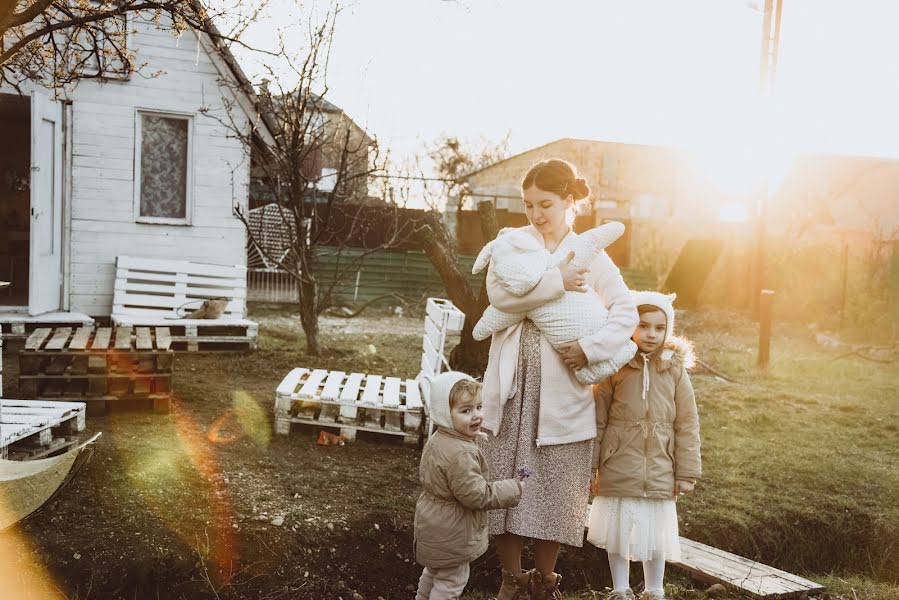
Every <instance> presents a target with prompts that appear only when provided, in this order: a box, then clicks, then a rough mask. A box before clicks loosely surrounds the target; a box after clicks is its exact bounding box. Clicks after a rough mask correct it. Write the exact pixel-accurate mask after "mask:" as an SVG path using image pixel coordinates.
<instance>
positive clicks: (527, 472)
mask: <svg viewBox="0 0 899 600" xmlns="http://www.w3.org/2000/svg"><path fill="white" fill-rule="evenodd" d="M515 474H516V475H518V478H519V479H527V478H528V477H530V476H531V475H533V474H534V471H533V469H531V468H530V467H521V468H520V469H518V470H517V471H516V472H515Z"/></svg>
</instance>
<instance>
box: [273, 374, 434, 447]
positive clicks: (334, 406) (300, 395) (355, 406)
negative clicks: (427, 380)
mask: <svg viewBox="0 0 899 600" xmlns="http://www.w3.org/2000/svg"><path fill="white" fill-rule="evenodd" d="M422 414H423V405H422V402H421V396H420V394H419V390H418V382H416V381H414V380H412V379H400V378H399V377H382V376H380V375H364V374H362V373H349V374H348V373H344V372H343V371H326V370H324V369H315V370H309V369H302V368H300V369H294V370H292V371H291V372H290V373H288V374H287V376H286V377H285V378H284V380H283V381H281V383H280V385H278V389H277V391H276V394H275V432H276V433H279V434H287V433H289V432H290V425H291V423H305V424H309V425H317V426H320V427H321V426H324V427H336V428H339V429H340V433H341V435H342V436H343V438H344V439H346V440H354V439H355V437H356V432H357V431H369V432H373V433H380V434H386V435H392V436H403V438H404V439H405V441H406V442H408V443H414V444H418V442H419V440H420V438H421V424H422Z"/></svg>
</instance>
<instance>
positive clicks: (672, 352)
mask: <svg viewBox="0 0 899 600" xmlns="http://www.w3.org/2000/svg"><path fill="white" fill-rule="evenodd" d="M641 354H642V353H640V352H637V354H636V356H634V358H632V359H631V361H630V362H629V363H628V364H629V365H630V366H632V367H634V368H635V369H640V368H642V363H643V360H642V358H641ZM649 361H650V362H651V363H656V364H657V365H658V366H657V370H658V371H666V370H668V369H669V368H671V367H672V366H673V367H674V368H676V369H677V368H680V367H681V366H683V367H684V368H685V369H687V370H690V369H692V368H693V367H694V366H695V364H696V353H695V352H694V351H693V342H691V341H690V340H688V339H687V338H685V337H681V336H679V335H672V336H671V337H670V338H668V339H666V340H665V343H664V344H663V345H662V347H661V348H659V349H658V350H656V351H655V352H653V353H652V354H650V355H649Z"/></svg>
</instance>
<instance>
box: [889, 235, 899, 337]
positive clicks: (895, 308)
mask: <svg viewBox="0 0 899 600" xmlns="http://www.w3.org/2000/svg"><path fill="white" fill-rule="evenodd" d="M889 311H890V317H891V318H892V319H891V320H892V322H893V339H895V338H896V334H897V333H899V331H897V330H899V240H893V259H892V264H891V265H890V291H889Z"/></svg>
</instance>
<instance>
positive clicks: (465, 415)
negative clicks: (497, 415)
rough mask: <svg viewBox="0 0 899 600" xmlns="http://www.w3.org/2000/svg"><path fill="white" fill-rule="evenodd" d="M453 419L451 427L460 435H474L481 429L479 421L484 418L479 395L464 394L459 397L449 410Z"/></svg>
mask: <svg viewBox="0 0 899 600" xmlns="http://www.w3.org/2000/svg"><path fill="white" fill-rule="evenodd" d="M450 417H451V418H452V420H453V429H455V430H456V431H457V432H459V433H461V434H462V435H466V436H468V437H475V436H476V435H477V434H478V432H479V431H481V421H483V420H484V411H483V405H482V404H481V396H480V394H477V395H474V396H472V395H469V394H465V395H463V396H462V397H461V398H459V399H458V400H457V401H456V403H455V405H454V406H453V409H452V410H451V411H450Z"/></svg>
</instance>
